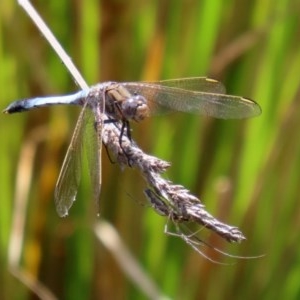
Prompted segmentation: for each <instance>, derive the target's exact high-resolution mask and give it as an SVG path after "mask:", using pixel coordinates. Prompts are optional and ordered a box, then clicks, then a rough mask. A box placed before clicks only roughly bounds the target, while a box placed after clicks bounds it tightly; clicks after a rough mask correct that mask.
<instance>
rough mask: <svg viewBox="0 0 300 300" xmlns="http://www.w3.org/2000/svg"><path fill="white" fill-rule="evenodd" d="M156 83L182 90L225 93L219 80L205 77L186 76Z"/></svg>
mask: <svg viewBox="0 0 300 300" xmlns="http://www.w3.org/2000/svg"><path fill="white" fill-rule="evenodd" d="M148 83H149V82H148ZM155 84H157V85H162V86H168V87H174V88H179V89H183V90H190V91H199V92H206V93H216V94H225V93H226V89H225V86H224V85H223V83H221V82H220V81H217V80H214V79H211V78H207V77H188V78H178V79H168V80H161V81H157V82H155Z"/></svg>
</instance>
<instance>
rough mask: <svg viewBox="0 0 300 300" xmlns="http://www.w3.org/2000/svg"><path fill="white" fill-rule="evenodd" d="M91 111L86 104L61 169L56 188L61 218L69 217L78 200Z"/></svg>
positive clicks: (58, 211) (57, 208) (56, 198)
mask: <svg viewBox="0 0 300 300" xmlns="http://www.w3.org/2000/svg"><path fill="white" fill-rule="evenodd" d="M90 113H91V112H90V110H89V109H87V105H86V104H85V105H84V107H83V108H82V110H81V112H80V115H79V118H78V121H77V124H76V126H75V130H74V133H73V136H72V139H71V143H70V145H69V148H68V151H67V154H66V156H65V159H64V162H63V166H62V168H61V171H60V174H59V177H58V180H57V184H56V188H55V205H56V210H57V213H58V215H59V216H60V217H65V216H67V215H68V211H69V209H70V207H71V206H72V204H73V202H74V201H75V199H76V195H77V191H78V186H79V182H80V178H81V172H82V154H83V143H82V142H83V140H82V136H83V135H84V131H85V129H86V125H87V123H86V119H89V117H90Z"/></svg>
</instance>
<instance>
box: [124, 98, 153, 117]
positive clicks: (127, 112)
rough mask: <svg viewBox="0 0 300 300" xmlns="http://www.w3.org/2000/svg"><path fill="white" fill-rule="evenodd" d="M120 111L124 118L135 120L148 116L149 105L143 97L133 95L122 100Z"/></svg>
mask: <svg viewBox="0 0 300 300" xmlns="http://www.w3.org/2000/svg"><path fill="white" fill-rule="evenodd" d="M122 113H123V116H124V118H125V119H128V120H134V121H136V122H139V121H142V120H144V119H145V118H146V117H148V116H149V107H148V104H147V100H146V98H145V97H143V96H141V95H134V96H131V97H129V98H128V99H126V100H125V101H123V102H122Z"/></svg>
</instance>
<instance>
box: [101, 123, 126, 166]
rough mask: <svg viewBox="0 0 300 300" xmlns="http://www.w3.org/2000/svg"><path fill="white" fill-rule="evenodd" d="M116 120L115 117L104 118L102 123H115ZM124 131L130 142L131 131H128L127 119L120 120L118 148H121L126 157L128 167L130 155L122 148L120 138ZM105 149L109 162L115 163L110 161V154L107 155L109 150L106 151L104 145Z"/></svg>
mask: <svg viewBox="0 0 300 300" xmlns="http://www.w3.org/2000/svg"><path fill="white" fill-rule="evenodd" d="M117 122H118V120H115V119H108V120H105V121H104V123H105V124H108V123H117ZM125 131H126V134H127V137H128V139H129V140H130V142H131V141H132V139H131V131H130V125H129V121H127V120H123V121H122V127H121V132H120V135H119V145H120V148H121V149H122V151H123V153H124V155H125V156H126V158H127V164H128V166H129V167H132V166H131V163H130V157H129V155H128V154H127V153H126V151H125V149H124V148H123V145H122V138H123V135H124V132H125ZM105 149H106V153H107V154H108V157H109V160H110V162H111V163H115V162H113V161H112V159H111V157H110V155H109V152H108V149H107V147H106V145H105Z"/></svg>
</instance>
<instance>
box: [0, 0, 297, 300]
mask: <svg viewBox="0 0 300 300" xmlns="http://www.w3.org/2000/svg"><path fill="white" fill-rule="evenodd" d="M15 2H16V1H13V0H3V1H1V3H0V99H1V106H2V107H3V108H4V107H5V106H6V105H7V104H8V103H9V102H11V101H13V100H15V99H19V98H24V97H33V96H36V95H50V94H65V93H69V92H72V91H75V90H76V89H77V87H76V85H75V83H74V82H73V80H72V78H71V76H70V75H69V74H68V72H67V71H66V69H65V67H64V66H63V65H62V64H61V62H60V60H59V58H57V56H56V54H55V53H54V52H53V50H52V49H51V48H50V46H49V45H48V43H47V42H46V41H45V40H44V38H43V37H42V36H41V35H40V34H39V32H38V31H37V29H36V28H35V26H34V25H33V24H32V22H31V21H30V20H29V18H28V16H27V15H26V14H25V13H24V11H23V10H22V9H21V7H19V6H18V5H17V4H16V3H15ZM34 5H35V7H36V8H37V10H38V11H39V12H40V13H41V15H42V17H43V18H44V19H45V20H46V22H47V24H48V25H49V26H50V28H51V29H52V30H53V31H54V34H55V35H56V37H57V38H58V39H59V41H60V42H61V43H62V45H63V46H64V47H65V49H66V50H67V52H68V53H69V55H70V56H71V57H72V59H73V60H74V62H75V63H76V65H77V66H78V67H79V69H80V70H81V71H82V74H83V76H84V78H85V79H86V80H87V82H88V83H89V84H94V83H97V82H100V81H105V80H117V81H132V80H134V81H137V80H158V79H170V78H178V77H190V76H206V75H208V76H210V77H213V78H215V79H218V80H221V81H222V82H224V83H225V85H226V87H227V90H228V92H229V93H231V94H237V95H243V96H246V97H249V98H253V99H255V100H256V101H257V102H258V103H259V104H260V105H261V107H262V110H263V113H262V115H261V116H260V117H258V118H254V119H251V120H245V121H240V120H239V121H224V120H222V121H221V120H214V119H210V118H205V117H203V118H202V117H201V118H200V117H197V116H190V115H183V114H174V115H171V116H163V117H157V118H152V119H151V120H147V121H145V122H144V123H141V124H138V126H133V137H134V139H135V140H137V141H138V143H139V145H140V146H141V148H142V149H144V150H146V151H147V152H149V153H152V154H154V155H156V156H158V157H161V158H164V159H166V160H168V161H171V162H172V167H171V168H170V170H169V172H168V174H167V176H168V177H169V178H170V179H171V180H172V181H174V182H176V183H180V184H183V185H184V186H185V187H187V188H189V189H190V190H191V191H192V192H193V193H195V195H197V196H199V197H200V199H201V200H202V201H203V203H205V205H206V207H207V210H208V211H209V212H210V213H211V214H213V215H214V216H216V217H217V218H219V219H220V220H222V221H224V222H226V223H229V224H232V225H233V224H234V225H236V226H238V227H239V228H240V229H241V230H242V231H243V232H244V234H245V235H246V237H247V241H245V242H243V243H242V244H240V245H228V244H227V243H226V242H225V241H223V240H220V239H219V238H218V237H216V236H215V235H214V234H211V235H209V238H208V239H209V242H210V243H211V244H213V245H215V246H217V247H218V248H220V249H222V250H223V251H227V252H229V253H231V254H235V255H241V256H253V255H259V254H265V257H263V258H258V259H250V260H239V259H231V260H228V259H227V258H226V259H225V257H223V256H222V255H214V256H213V258H214V259H216V260H218V261H221V262H222V261H224V262H226V263H228V262H229V263H233V264H232V265H225V266H224V265H219V264H213V263H211V262H209V261H207V260H206V259H204V258H203V257H201V256H200V255H199V254H198V253H196V252H195V251H194V250H192V249H191V248H190V247H189V246H188V245H186V244H185V243H184V242H183V241H182V240H180V239H177V238H175V237H170V236H166V235H164V233H163V230H164V224H165V222H166V220H165V219H164V218H162V217H160V216H157V215H156V214H155V212H154V211H152V210H151V209H150V208H148V207H147V206H145V205H140V203H141V202H143V201H144V196H143V194H142V190H143V188H144V183H143V180H142V178H140V176H139V175H138V174H137V173H136V172H133V171H132V170H128V169H126V170H124V171H120V170H119V168H118V166H117V165H112V164H110V162H109V160H108V159H107V157H106V155H105V154H104V155H103V186H102V192H101V218H103V219H106V220H108V221H109V222H111V223H112V224H113V225H114V226H115V227H116V228H117V230H118V232H119V234H120V236H121V237H122V239H123V241H125V243H126V245H127V246H128V248H129V249H130V251H131V252H132V254H133V255H134V257H135V258H136V259H137V261H138V262H139V263H140V265H141V266H142V267H143V269H144V270H145V272H146V273H147V274H148V276H149V277H150V278H152V280H153V281H154V282H156V284H157V286H158V287H159V289H160V291H161V293H162V294H164V295H168V296H169V297H170V298H172V299H299V297H300V288H299V276H300V251H299V250H300V239H299V233H298V230H299V229H300V221H299V220H300V218H299V216H300V205H299V203H298V202H299V200H300V196H299V195H300V185H299V179H300V168H299V165H300V162H299V160H300V138H299V132H298V130H299V128H300V88H299V87H300V84H299V83H300V40H299V36H300V31H299V29H300V17H299V16H300V5H299V2H298V1H293V0H279V1H268V0H260V1H237V0H235V1H234V0H229V1H220V0H210V1H208V0H201V1H199V0H188V1H183V0H176V1H170V0H169V1H168V0H162V1H158V0H156V1H136V0H131V1H123V0H113V1H108V0H103V1H95V0H94V1H93V0H91V1H46V2H45V1H34ZM78 113H79V110H78V109H77V108H72V107H52V108H45V109H40V110H36V111H31V112H29V113H26V114H25V113H24V114H17V115H12V116H7V115H2V116H1V118H0V128H1V131H0V135H1V136H0V139H1V147H0V165H1V168H0V182H1V185H0V195H1V197H0V199H1V202H0V205H1V207H0V232H1V235H0V254H1V256H0V258H1V261H0V263H1V264H0V266H1V267H0V268H1V269H0V276H1V277H0V282H1V283H3V288H2V287H1V289H0V290H1V291H0V296H2V297H1V299H5V298H6V299H30V298H32V291H31V290H30V289H29V288H27V287H26V285H25V284H24V281H25V282H26V280H28V279H29V278H30V277H31V276H32V277H33V278H35V279H36V280H37V281H38V282H40V283H41V284H43V285H44V286H45V287H46V288H47V289H49V291H51V292H52V293H53V294H54V295H56V297H58V298H59V299H145V298H147V297H146V296H145V295H144V294H143V293H142V292H141V290H140V287H139V286H137V285H135V284H134V283H132V282H131V280H130V279H129V278H128V277H127V276H126V275H125V274H124V273H123V271H122V270H121V269H120V267H119V265H118V263H117V262H116V261H115V260H114V258H113V256H112V255H111V253H110V251H108V250H107V248H105V247H103V246H102V244H101V243H99V241H97V239H96V237H95V235H94V233H93V229H92V224H93V223H94V221H95V219H96V215H95V213H94V210H93V209H94V206H93V203H91V201H90V200H89V199H90V189H89V185H88V176H87V172H84V178H83V183H82V186H81V189H80V191H79V195H78V198H77V201H76V202H75V204H74V206H73V207H72V209H71V211H70V215H69V217H67V218H65V219H60V218H59V217H58V216H57V215H56V212H55V207H54V202H53V192H54V188H55V182H56V179H57V176H58V174H59V169H60V166H61V164H62V161H63V157H64V154H65V152H66V149H67V146H68V143H69V141H70V138H71V134H72V130H73V128H74V126H75V123H76V117H77V116H78ZM297 161H298V163H297ZM128 195H129V196H128ZM15 204H16V205H15ZM13 216H17V217H18V218H17V221H18V222H17V223H13ZM23 222H24V223H23ZM12 224H15V225H14V226H15V227H13V226H12ZM22 238H24V239H23V240H22ZM12 239H15V240H12ZM18 241H19V242H20V243H19V244H18ZM9 244H10V245H13V246H11V247H9ZM298 247H299V248H298ZM202 250H203V252H204V253H205V254H207V255H213V254H212V253H211V249H209V248H203V249H202ZM18 251H20V261H14V263H16V264H17V265H18V266H20V269H22V270H23V271H24V272H26V273H25V274H27V275H26V276H25V277H24V278H25V279H24V280H21V278H20V277H22V276H24V274H23V275H22V276H19V275H18V274H16V273H15V271H14V270H12V268H11V267H10V263H11V262H12V260H13V258H14V257H18V255H17V254H16V253H18ZM1 293H2V294H3V295H1Z"/></svg>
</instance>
